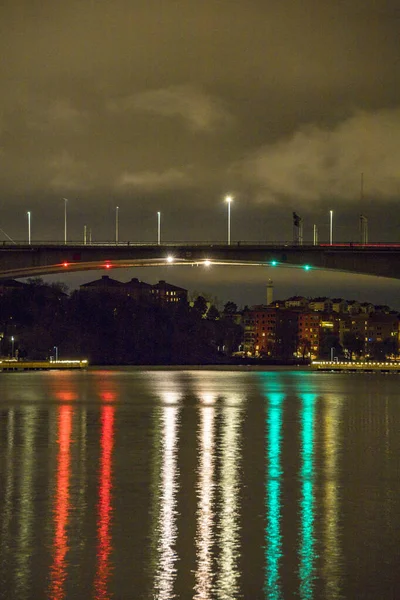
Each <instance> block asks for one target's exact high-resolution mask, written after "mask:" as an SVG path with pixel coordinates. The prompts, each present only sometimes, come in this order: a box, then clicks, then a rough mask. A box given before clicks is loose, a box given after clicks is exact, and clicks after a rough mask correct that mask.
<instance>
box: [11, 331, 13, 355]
mask: <svg viewBox="0 0 400 600" xmlns="http://www.w3.org/2000/svg"><path fill="white" fill-rule="evenodd" d="M11 358H14V336H13V335H12V336H11Z"/></svg>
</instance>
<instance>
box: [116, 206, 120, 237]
mask: <svg viewBox="0 0 400 600" xmlns="http://www.w3.org/2000/svg"><path fill="white" fill-rule="evenodd" d="M118 235H119V206H116V207H115V243H116V244H118Z"/></svg>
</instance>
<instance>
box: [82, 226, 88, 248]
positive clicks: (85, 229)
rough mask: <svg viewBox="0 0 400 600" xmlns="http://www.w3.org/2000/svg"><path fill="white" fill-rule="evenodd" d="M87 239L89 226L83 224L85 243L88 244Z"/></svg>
mask: <svg viewBox="0 0 400 600" xmlns="http://www.w3.org/2000/svg"><path fill="white" fill-rule="evenodd" d="M86 239H87V226H86V225H84V226H83V243H84V245H85V246H86Z"/></svg>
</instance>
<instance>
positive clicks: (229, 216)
mask: <svg viewBox="0 0 400 600" xmlns="http://www.w3.org/2000/svg"><path fill="white" fill-rule="evenodd" d="M225 200H226V202H227V203H228V246H230V245H231V202H232V200H233V198H232V196H226V198H225Z"/></svg>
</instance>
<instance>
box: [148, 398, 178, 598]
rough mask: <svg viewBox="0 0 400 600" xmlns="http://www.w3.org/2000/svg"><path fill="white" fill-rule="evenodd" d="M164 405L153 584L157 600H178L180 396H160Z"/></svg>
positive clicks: (162, 410) (162, 411)
mask: <svg viewBox="0 0 400 600" xmlns="http://www.w3.org/2000/svg"><path fill="white" fill-rule="evenodd" d="M160 396H161V398H162V401H163V403H164V406H163V407H162V408H161V431H160V436H161V454H162V465H161V481H160V489H159V491H158V492H159V507H160V508H159V516H158V523H157V528H156V536H157V539H158V543H157V554H158V564H157V571H156V575H155V582H154V588H155V593H154V598H157V599H159V600H171V598H175V597H176V594H175V593H174V583H175V578H176V572H177V569H176V562H177V559H178V556H177V552H176V547H175V546H176V538H177V534H178V529H177V523H176V519H177V508H176V504H177V491H178V465H177V450H178V426H179V414H180V407H179V406H178V405H177V403H178V401H179V394H177V393H176V392H173V391H166V392H161V393H160Z"/></svg>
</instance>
